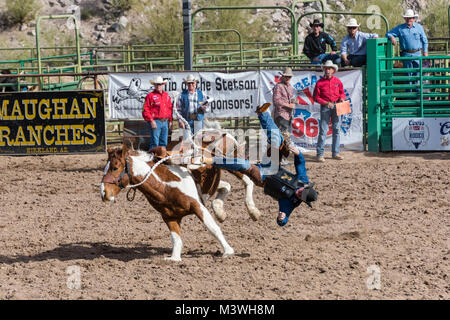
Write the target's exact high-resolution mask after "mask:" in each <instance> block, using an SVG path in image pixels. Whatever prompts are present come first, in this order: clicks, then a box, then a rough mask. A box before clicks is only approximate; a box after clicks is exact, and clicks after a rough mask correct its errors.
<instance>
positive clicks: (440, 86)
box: [367, 38, 450, 152]
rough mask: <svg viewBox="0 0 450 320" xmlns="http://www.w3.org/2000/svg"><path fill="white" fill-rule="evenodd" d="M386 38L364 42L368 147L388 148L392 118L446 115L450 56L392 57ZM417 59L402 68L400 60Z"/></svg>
mask: <svg viewBox="0 0 450 320" xmlns="http://www.w3.org/2000/svg"><path fill="white" fill-rule="evenodd" d="M393 53H394V50H393V47H392V44H391V42H390V41H388V40H387V39H386V38H383V39H369V40H368V41H367V74H368V77H367V87H368V97H367V99H368V110H367V115H368V150H369V151H375V152H378V151H391V150H392V119H393V118H426V117H433V118H439V117H450V102H449V88H450V82H449V80H450V68H449V62H450V56H441V55H432V56H429V57H394V54H393ZM405 61H417V67H415V68H405V67H403V65H402V64H403V62H405Z"/></svg>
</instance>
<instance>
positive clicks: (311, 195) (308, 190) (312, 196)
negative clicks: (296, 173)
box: [302, 183, 319, 208]
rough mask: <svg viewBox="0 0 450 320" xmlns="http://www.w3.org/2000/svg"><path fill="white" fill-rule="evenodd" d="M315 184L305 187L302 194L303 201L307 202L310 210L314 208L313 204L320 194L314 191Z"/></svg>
mask: <svg viewBox="0 0 450 320" xmlns="http://www.w3.org/2000/svg"><path fill="white" fill-rule="evenodd" d="M314 184H315V183H311V184H309V185H307V186H305V189H303V192H302V201H303V202H305V203H306V204H307V205H308V206H309V207H310V208H312V204H311V202H313V201H316V200H317V197H318V194H319V193H318V192H317V191H316V190H314V189H313V187H314Z"/></svg>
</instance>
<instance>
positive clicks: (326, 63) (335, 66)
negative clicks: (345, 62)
mask: <svg viewBox="0 0 450 320" xmlns="http://www.w3.org/2000/svg"><path fill="white" fill-rule="evenodd" d="M325 68H333V69H334V72H335V73H336V72H337V71H338V70H339V67H338V66H337V65H335V64H334V63H333V61H331V60H327V61H325V63H324V64H323V65H322V70H324V69H325Z"/></svg>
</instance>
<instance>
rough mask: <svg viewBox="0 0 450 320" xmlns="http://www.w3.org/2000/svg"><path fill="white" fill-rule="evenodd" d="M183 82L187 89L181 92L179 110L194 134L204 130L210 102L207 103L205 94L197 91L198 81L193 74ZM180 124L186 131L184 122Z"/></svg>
mask: <svg viewBox="0 0 450 320" xmlns="http://www.w3.org/2000/svg"><path fill="white" fill-rule="evenodd" d="M183 81H184V83H185V84H186V87H187V88H186V89H184V90H183V91H182V92H181V95H180V99H179V100H178V103H177V110H178V112H179V113H180V114H181V116H182V117H183V118H184V119H185V120H186V121H187V122H188V123H189V126H190V127H191V133H192V134H194V133H197V131H199V130H201V129H203V119H204V117H205V112H207V107H208V101H205V98H204V95H203V92H202V91H201V90H199V89H197V79H195V76H194V75H193V74H189V75H188V76H187V77H186V79H183ZM204 101H205V102H204ZM178 123H179V125H180V128H182V129H185V125H184V123H183V122H182V121H178ZM186 129H187V128H186Z"/></svg>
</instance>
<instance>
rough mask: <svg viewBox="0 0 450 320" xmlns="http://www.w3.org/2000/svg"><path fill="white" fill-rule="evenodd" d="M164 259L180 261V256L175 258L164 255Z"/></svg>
mask: <svg viewBox="0 0 450 320" xmlns="http://www.w3.org/2000/svg"><path fill="white" fill-rule="evenodd" d="M164 260H166V261H175V262H180V261H181V258H179V257H178V258H177V257H165V258H164Z"/></svg>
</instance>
